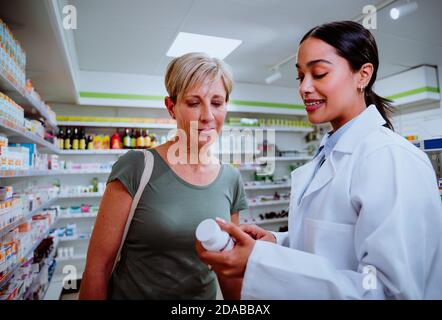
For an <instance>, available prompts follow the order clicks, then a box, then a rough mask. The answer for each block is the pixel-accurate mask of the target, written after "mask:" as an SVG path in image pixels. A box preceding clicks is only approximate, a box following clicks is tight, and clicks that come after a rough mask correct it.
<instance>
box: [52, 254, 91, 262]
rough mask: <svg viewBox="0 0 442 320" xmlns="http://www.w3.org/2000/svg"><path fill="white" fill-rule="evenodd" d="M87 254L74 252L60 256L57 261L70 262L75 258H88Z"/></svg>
mask: <svg viewBox="0 0 442 320" xmlns="http://www.w3.org/2000/svg"><path fill="white" fill-rule="evenodd" d="M86 258H87V256H86V255H85V254H74V255H73V256H70V257H58V258H57V262H68V261H75V260H86Z"/></svg>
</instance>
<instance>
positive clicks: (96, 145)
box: [93, 134, 103, 150]
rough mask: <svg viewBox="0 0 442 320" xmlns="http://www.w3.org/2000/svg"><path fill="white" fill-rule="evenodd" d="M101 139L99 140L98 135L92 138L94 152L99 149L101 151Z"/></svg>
mask: <svg viewBox="0 0 442 320" xmlns="http://www.w3.org/2000/svg"><path fill="white" fill-rule="evenodd" d="M102 140H103V139H102V138H101V136H100V135H98V134H96V135H95V137H94V140H93V141H94V149H95V150H100V149H102Z"/></svg>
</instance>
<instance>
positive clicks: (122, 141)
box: [117, 129, 125, 149]
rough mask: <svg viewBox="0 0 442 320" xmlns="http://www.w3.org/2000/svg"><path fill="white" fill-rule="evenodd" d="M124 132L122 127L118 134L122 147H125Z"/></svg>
mask: <svg viewBox="0 0 442 320" xmlns="http://www.w3.org/2000/svg"><path fill="white" fill-rule="evenodd" d="M117 130H118V129H117ZM117 132H118V131H117ZM124 134H125V131H124V130H123V129H121V130H120V132H119V134H118V135H119V136H120V149H124Z"/></svg>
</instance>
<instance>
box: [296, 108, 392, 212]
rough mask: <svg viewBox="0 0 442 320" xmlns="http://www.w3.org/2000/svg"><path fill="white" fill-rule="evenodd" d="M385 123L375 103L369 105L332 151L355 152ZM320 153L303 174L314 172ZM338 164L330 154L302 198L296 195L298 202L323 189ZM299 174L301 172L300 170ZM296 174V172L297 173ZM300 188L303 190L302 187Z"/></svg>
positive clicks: (323, 141) (323, 142)
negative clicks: (365, 138) (366, 137)
mask: <svg viewBox="0 0 442 320" xmlns="http://www.w3.org/2000/svg"><path fill="white" fill-rule="evenodd" d="M384 123H385V120H384V118H382V116H381V114H380V113H379V111H378V110H377V108H376V106H375V105H370V106H368V107H367V108H366V109H365V110H364V111H363V112H362V113H361V114H359V115H358V117H357V118H356V119H355V122H354V123H353V124H352V125H351V127H350V128H348V130H347V131H346V132H345V133H344V134H343V135H342V137H340V139H339V141H338V142H337V144H336V146H335V147H334V149H333V151H332V153H334V152H335V151H339V152H344V153H353V151H354V149H355V148H356V147H357V145H358V144H359V143H360V141H361V140H362V139H363V138H364V137H365V136H367V134H369V133H370V132H372V131H373V130H375V129H376V128H377V127H379V126H381V125H383V124H384ZM327 138H328V135H325V136H324V138H323V139H322V141H321V144H320V146H323V145H324V144H325V142H326V141H327ZM320 158H321V157H320V156H319V155H316V157H315V158H314V159H313V161H311V162H310V163H309V164H307V165H306V166H305V168H304V170H303V172H302V173H303V174H305V176H306V177H309V176H310V175H312V174H313V173H314V169H315V167H316V165H317V164H318V162H319V161H320V160H321V159H320ZM336 165H337V163H335V161H334V159H333V156H330V157H329V158H328V159H327V161H325V162H324V164H323V165H322V167H321V168H320V170H319V171H318V172H317V174H316V176H315V178H314V179H313V181H312V182H311V184H310V186H309V187H308V189H307V190H306V192H305V193H304V195H303V196H302V198H301V199H299V197H300V194H299V193H298V194H297V195H295V197H294V199H295V200H296V201H297V202H296V203H299V204H301V203H302V200H303V199H304V198H306V197H308V196H309V195H310V194H312V193H314V192H316V191H318V190H320V189H322V188H323V187H324V186H325V185H327V184H328V183H329V182H330V181H331V180H332V178H333V177H334V175H335V173H336ZM297 174H301V172H298V173H297ZM295 175H296V174H295ZM294 179H296V177H294V175H292V181H293V180H294ZM306 181H308V179H306V180H304V181H303V183H306ZM300 190H303V189H302V187H301V188H300Z"/></svg>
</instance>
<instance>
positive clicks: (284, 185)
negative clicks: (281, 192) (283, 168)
mask: <svg viewBox="0 0 442 320" xmlns="http://www.w3.org/2000/svg"><path fill="white" fill-rule="evenodd" d="M290 187H291V185H290V184H271V185H264V186H244V189H245V190H272V189H286V188H290Z"/></svg>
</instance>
